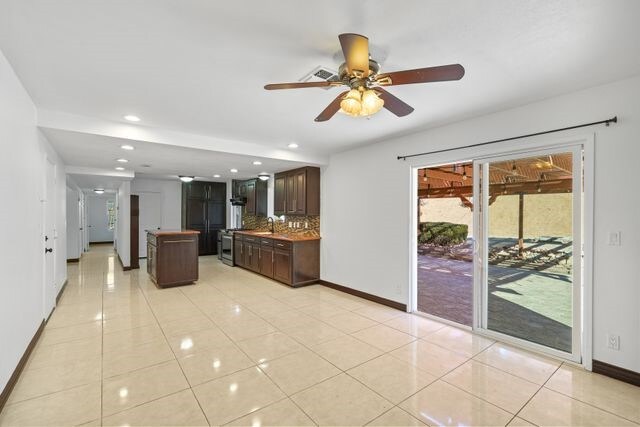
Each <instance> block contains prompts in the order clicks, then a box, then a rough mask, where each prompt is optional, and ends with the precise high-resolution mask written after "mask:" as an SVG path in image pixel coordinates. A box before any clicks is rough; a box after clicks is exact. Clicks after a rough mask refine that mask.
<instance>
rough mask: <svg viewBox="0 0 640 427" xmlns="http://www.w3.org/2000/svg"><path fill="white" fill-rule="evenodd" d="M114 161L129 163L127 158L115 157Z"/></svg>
mask: <svg viewBox="0 0 640 427" xmlns="http://www.w3.org/2000/svg"><path fill="white" fill-rule="evenodd" d="M116 162H118V163H129V160H127V159H116Z"/></svg>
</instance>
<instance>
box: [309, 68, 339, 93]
mask: <svg viewBox="0 0 640 427" xmlns="http://www.w3.org/2000/svg"><path fill="white" fill-rule="evenodd" d="M338 80H339V78H338V73H337V72H336V71H333V70H331V69H329V68H327V67H323V66H318V67H316V68H314V69H313V70H311V72H310V73H308V74H306V75H305V76H304V77H302V78H301V79H300V81H301V82H323V81H328V82H335V81H338ZM330 88H331V87H324V88H321V89H330Z"/></svg>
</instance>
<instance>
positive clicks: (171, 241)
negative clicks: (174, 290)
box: [147, 230, 198, 288]
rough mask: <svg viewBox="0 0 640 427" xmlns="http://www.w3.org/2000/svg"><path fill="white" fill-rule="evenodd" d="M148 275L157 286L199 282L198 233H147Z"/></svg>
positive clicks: (155, 231) (162, 231) (190, 231)
mask: <svg viewBox="0 0 640 427" xmlns="http://www.w3.org/2000/svg"><path fill="white" fill-rule="evenodd" d="M147 273H149V276H150V277H151V280H152V281H153V282H154V283H155V284H156V285H157V286H158V287H161V288H162V287H167V286H177V285H185V284H188V283H193V282H195V281H196V280H198V232H197V231H192V230H184V231H164V230H153V231H148V232H147Z"/></svg>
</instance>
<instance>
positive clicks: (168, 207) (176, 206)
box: [131, 178, 182, 230]
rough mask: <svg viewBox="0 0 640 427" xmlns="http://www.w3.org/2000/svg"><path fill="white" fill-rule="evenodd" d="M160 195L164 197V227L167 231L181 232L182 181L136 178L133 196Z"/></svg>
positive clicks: (132, 190) (133, 185)
mask: <svg viewBox="0 0 640 427" xmlns="http://www.w3.org/2000/svg"><path fill="white" fill-rule="evenodd" d="M140 193H160V194H161V195H162V225H161V227H162V228H163V229H165V230H179V229H180V226H181V224H180V221H181V216H182V186H181V183H180V181H178V180H177V179H176V180H162V179H147V178H135V179H134V180H133V181H131V194H138V195H139V194H140Z"/></svg>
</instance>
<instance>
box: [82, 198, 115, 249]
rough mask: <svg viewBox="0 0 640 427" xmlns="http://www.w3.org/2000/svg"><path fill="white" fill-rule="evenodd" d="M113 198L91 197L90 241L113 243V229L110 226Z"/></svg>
mask: <svg viewBox="0 0 640 427" xmlns="http://www.w3.org/2000/svg"><path fill="white" fill-rule="evenodd" d="M109 202H111V203H114V199H113V198H108V197H94V196H91V197H89V212H88V213H89V215H88V216H89V218H88V221H89V241H90V242H92V243H93V242H96V243H97V242H113V229H112V228H110V226H109V206H108V203H109Z"/></svg>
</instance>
